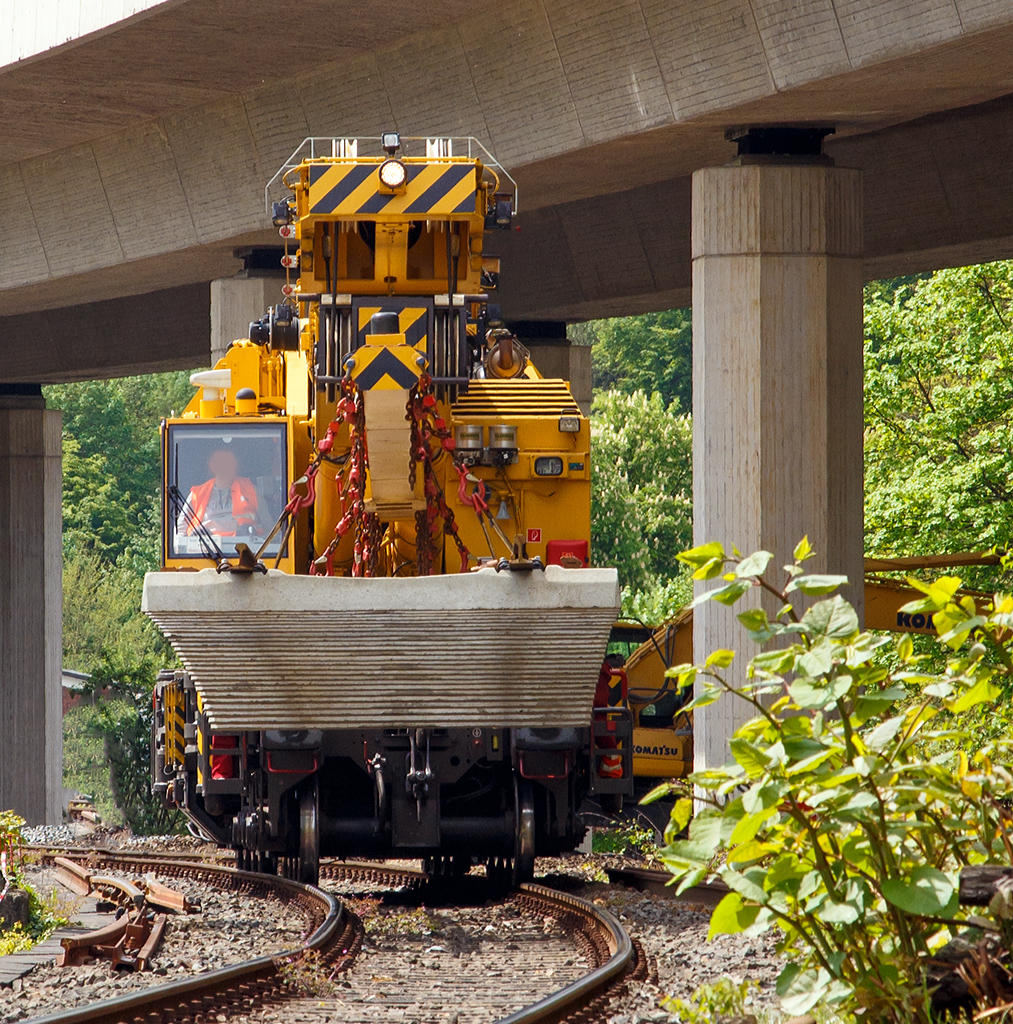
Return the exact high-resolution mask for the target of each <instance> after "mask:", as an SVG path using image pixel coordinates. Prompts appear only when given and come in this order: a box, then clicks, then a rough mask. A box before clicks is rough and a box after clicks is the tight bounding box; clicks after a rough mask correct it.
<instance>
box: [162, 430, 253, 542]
mask: <svg viewBox="0 0 1013 1024" xmlns="http://www.w3.org/2000/svg"><path fill="white" fill-rule="evenodd" d="M208 470H209V472H210V473H211V477H210V479H208V480H205V481H204V483H202V484H196V485H194V486H193V487H191V488H190V493H189V495H187V500H186V504H185V506H184V507H183V510H182V511H181V512H180V514H179V520H178V522H177V529H178V530H179V531H180V532H183V531H185V532H186V533H187V534H188V535H189V534H192V533H193V532H194V530H195V529H196V527H197V525H198V524H201V525H203V526H204V527H205V528H206V529H207V530H208V532H209V533H211V534H213V535H215V536H219V537H235V536H238V535H243V536H246V535H250V534H258V533H262V532H263V530H262V528H261V525H260V522H259V518H260V500H259V498H258V495H257V488H256V487H255V486H254V484H253V481H252V480H250V479H249V477H245V476H239V460H238V459H237V458H236V453H235V452H234V451H232V450H231V449H230V448H225V447H217V448H215V450H214V451H213V452H212V453H211V455H210V457H209V458H208Z"/></svg>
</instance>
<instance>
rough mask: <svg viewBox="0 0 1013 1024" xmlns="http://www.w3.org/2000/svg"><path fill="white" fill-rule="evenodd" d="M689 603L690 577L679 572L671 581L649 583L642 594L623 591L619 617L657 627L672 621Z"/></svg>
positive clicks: (627, 590)
mask: <svg viewBox="0 0 1013 1024" xmlns="http://www.w3.org/2000/svg"><path fill="white" fill-rule="evenodd" d="M692 600H693V580H692V577H691V574H690V573H689V572H688V571H680V573H679V575H678V576H676V577H675V579H672V580H660V579H656V578H655V579H651V580H649V581H648V584H647V589H646V590H631V589H630V588H628V587H627V588H626V589H624V590H623V592H622V611H621V612H620V614H619V617H620V618H621V619H627V620H629V621H631V622H642V623H643V624H644V625H645V626H660V625H662V623H665V622H669V621H670V620H671V619H674V618H675V616H676V615H678V614H679V612H680V611H681V610H682V609H683V608H685V607H686V605H687V604H689V602H690V601H692Z"/></svg>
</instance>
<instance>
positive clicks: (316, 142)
mask: <svg viewBox="0 0 1013 1024" xmlns="http://www.w3.org/2000/svg"><path fill="white" fill-rule="evenodd" d="M437 139H445V140H448V141H450V142H456V143H459V144H460V143H466V144H467V147H468V153H467V157H468V159H469V160H474V159H476V156H475V155H474V152H473V148H472V147H474V148H475V149H478V150H480V151H481V154H482V162H483V163H484V164H485V165H486V166H487V167H491V168H493V169H494V170H495V171H497V172H498V173H499V174H501V175H502V176H503V177H504V178H506V180H507V181H509V182H510V184H511V185H512V186H513V190H514V202H513V208H514V212H516V211H517V209H518V201H519V192H518V189H517V182H516V181H514V179H513V177H512V175H511V174H510V172H509V171H508V170H507V169H506V168H505V167H504V166H503V165H502V164H501V163H500V162H499V161H498V160H497V159H496V158H495V157H494V156H493V155H492V153H490V152H489V150H488V149H487V148H486V147H485V145H483V143H482V142H480V141H479V140H478V139H477V138H475V136H474V135H435V136H434V135H428V136H427V135H402V136H401V141H402V142H432V141H436V140H437ZM381 141H382V140H381V137H380V136H379V135H357V136H355V135H348V136H341V135H309V136H307V137H306V138H305V139H303V140H302V142H300V143H299V145H298V146H296V148H295V149H294V150H293V151H292V155H291V156H290V157H289V158H288V159H287V160H286V161H285V162H284V163H283V164H282V165H281V167H279V168H278V170H277V171H276V172H275V173H274V176H273V177H272V178H271V180H270V181H269V182H268V183H267V184H266V185H265V186H264V210H265V211H266V212H267V213H270V212H271V186H272V185H274V184H275V182H277V181H278V179H279V178H281V177H282V176H283V175H284V174H285V173H286V172H287V171H291V170H293V169H294V168H296V167H298V166H299V164H301V163H303V161H305V160H325V159H330V158H331V156H332V154H333V152H334V149H335V143H338V142H355V143H359V142H377V143H379V142H381ZM325 143H326V145H324V144H325ZM307 148H308V149H309V154H308V155H303V156H300V154H301V153H302V152H303V150H304V149H307ZM318 148H319V149H320V150H321V152H319V153H318V152H317V149H318ZM379 155H380V154H377V156H378V157H379ZM463 155H464V154H462V156H463ZM433 159H434V160H453V159H454V157H433Z"/></svg>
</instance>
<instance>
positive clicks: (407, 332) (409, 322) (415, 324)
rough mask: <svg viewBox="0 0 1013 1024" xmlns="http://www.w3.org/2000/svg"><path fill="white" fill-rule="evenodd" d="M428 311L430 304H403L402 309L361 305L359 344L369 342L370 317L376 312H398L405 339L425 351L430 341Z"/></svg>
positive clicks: (420, 350) (399, 325)
mask: <svg viewBox="0 0 1013 1024" xmlns="http://www.w3.org/2000/svg"><path fill="white" fill-rule="evenodd" d="M428 312H429V307H428V306H402V307H401V308H400V309H397V308H394V307H392V306H359V325H358V328H357V331H358V344H359V345H368V344H369V335H368V334H367V333H366V331H367V330H368V329H369V318H370V317H371V316H372V315H373V314H374V313H397V319H398V327H399V328H400V329H401V333H402V334H403V335H404V337H405V341H406V342H407V343H408V344H409V345H411V346H412V347H413V348H416V349H418V350H419V352H425V350H426V345H427V344H428V342H429V338H428V335H427V329H428V323H429V321H428V317H427V314H428Z"/></svg>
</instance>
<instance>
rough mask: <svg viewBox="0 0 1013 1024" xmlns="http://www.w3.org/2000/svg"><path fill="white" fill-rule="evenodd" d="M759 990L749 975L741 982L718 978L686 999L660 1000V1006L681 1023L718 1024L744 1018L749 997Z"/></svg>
mask: <svg viewBox="0 0 1013 1024" xmlns="http://www.w3.org/2000/svg"><path fill="white" fill-rule="evenodd" d="M758 989H759V985H758V984H757V983H756V982H755V981H750V980H749V979H748V978H747V979H746V980H744V981H740V982H735V981H732V979H731V978H719V979H718V980H717V981H715V982H712V983H710V984H707V985H701V986H700V987H699V988H698V989H697V990H696V991H695V992H694V993H693V995H692V996H691V997H690V998H689V1000H686V999H663V1000H662V1001H661V1005H662V1006H663V1007H664V1008H665V1009H666V1010H667V1011H668V1012H669V1013H672V1014H674V1015H675V1016H676V1017H678V1019H679V1021H680V1024H721V1022H722V1021H725V1020H735V1019H737V1018H740V1017H743V1016H744V1015H745V1014H746V1008H747V1006H748V1005H749V997H750V996H751V995H752V993H753V992H755V991H756V990H758Z"/></svg>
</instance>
